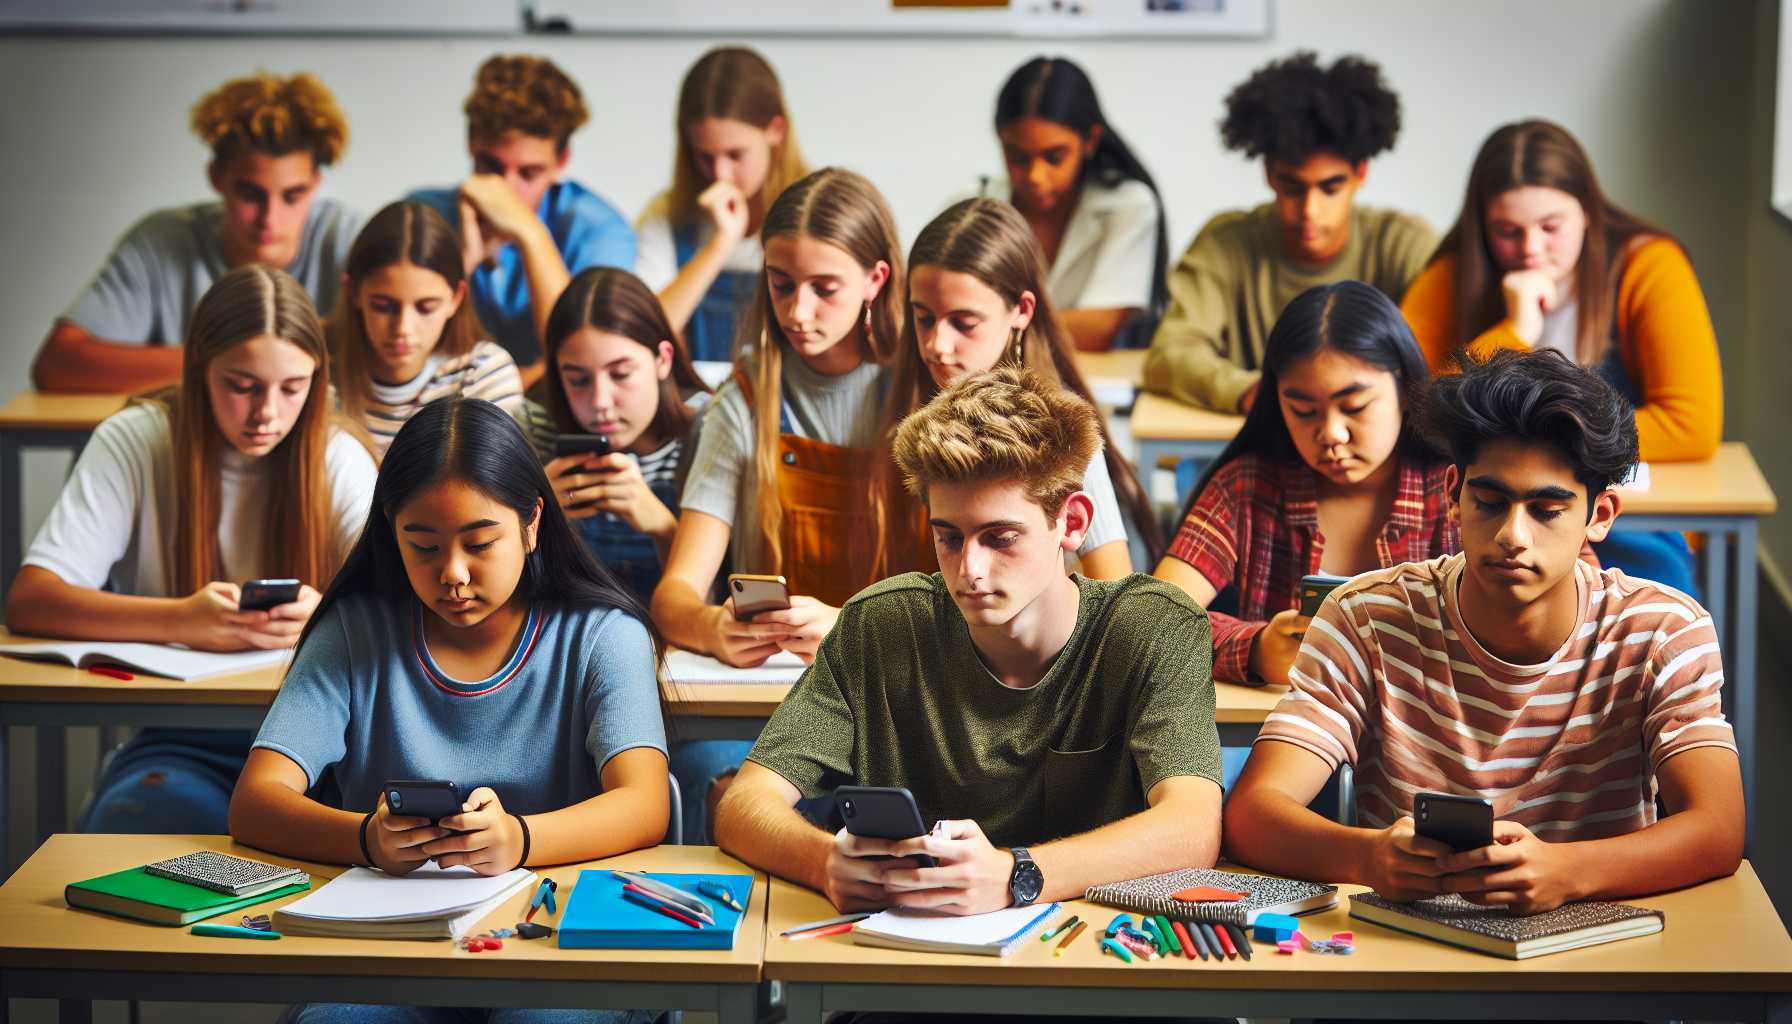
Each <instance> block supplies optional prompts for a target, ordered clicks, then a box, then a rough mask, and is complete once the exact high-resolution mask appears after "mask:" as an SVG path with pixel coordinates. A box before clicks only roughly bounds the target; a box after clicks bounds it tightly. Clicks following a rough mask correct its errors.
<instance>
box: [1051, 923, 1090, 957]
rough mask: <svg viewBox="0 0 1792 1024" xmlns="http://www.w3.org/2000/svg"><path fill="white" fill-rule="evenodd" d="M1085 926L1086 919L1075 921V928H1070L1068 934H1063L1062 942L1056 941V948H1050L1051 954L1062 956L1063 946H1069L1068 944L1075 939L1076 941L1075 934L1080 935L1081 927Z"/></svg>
mask: <svg viewBox="0 0 1792 1024" xmlns="http://www.w3.org/2000/svg"><path fill="white" fill-rule="evenodd" d="M1087 927H1089V922H1087V921H1078V922H1077V923H1076V927H1075V928H1072V929H1070V934H1069V935H1066V936H1064V941H1062V942H1060V943H1058V948H1056V949H1054V950H1052V955H1053V956H1063V955H1064V950H1065V948H1066V947H1067V946H1069V945H1070V944H1071V943H1072V942H1075V941H1076V937H1077V936H1078V935H1081V934H1083V929H1084V928H1087Z"/></svg>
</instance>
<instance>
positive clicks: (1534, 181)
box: [1401, 121, 1723, 593]
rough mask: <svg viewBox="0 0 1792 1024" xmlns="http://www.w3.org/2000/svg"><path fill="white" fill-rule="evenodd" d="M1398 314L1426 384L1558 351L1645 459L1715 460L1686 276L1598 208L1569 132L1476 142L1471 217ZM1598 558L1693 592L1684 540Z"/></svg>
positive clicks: (1635, 537) (1600, 202) (1657, 238)
mask: <svg viewBox="0 0 1792 1024" xmlns="http://www.w3.org/2000/svg"><path fill="white" fill-rule="evenodd" d="M1401 311H1402V312H1403V313H1405V314H1406V319H1407V322H1408V323H1409V324H1411V325H1412V331H1413V336H1414V337H1415V338H1417V339H1418V342H1419V347H1420V348H1421V349H1423V350H1424V352H1425V359H1426V362H1427V363H1429V364H1430V366H1431V369H1432V371H1433V372H1441V371H1446V370H1448V369H1450V368H1451V366H1452V365H1453V359H1454V357H1456V356H1457V354H1458V353H1460V352H1463V351H1465V350H1466V353H1467V355H1468V356H1469V357H1471V358H1481V359H1484V358H1486V357H1487V355H1489V354H1490V353H1492V352H1493V351H1494V350H1495V349H1499V348H1514V349H1529V348H1554V349H1558V350H1560V351H1561V352H1563V353H1564V354H1566V355H1568V356H1569V357H1571V358H1573V359H1575V360H1577V361H1578V362H1580V363H1582V364H1583V365H1586V366H1590V367H1593V368H1594V369H1596V370H1597V371H1598V372H1599V373H1600V375H1601V376H1603V377H1605V378H1606V379H1607V380H1608V381H1609V382H1610V383H1611V384H1612V385H1613V386H1614V387H1616V388H1617V389H1618V390H1619V391H1621V392H1622V393H1624V394H1625V395H1626V396H1628V397H1629V398H1630V400H1631V402H1632V403H1633V404H1634V405H1635V406H1636V427H1637V438H1638V441H1639V442H1640V448H1641V454H1642V457H1643V459H1644V460H1655V461H1660V462H1674V461H1682V460H1695V459H1705V458H1709V457H1710V456H1711V455H1712V453H1713V452H1715V451H1716V450H1717V444H1718V441H1719V439H1720V438H1721V437H1722V435H1723V380H1722V377H1721V375H1720V373H1719V368H1718V358H1717V336H1716V333H1715V332H1714V331H1713V330H1712V327H1711V314H1710V312H1709V311H1708V310H1707V309H1706V306H1705V296H1704V293H1703V292H1701V291H1700V289H1699V281H1698V278H1697V276H1695V275H1694V273H1693V269H1692V264H1691V262H1689V261H1688V259H1687V257H1686V252H1685V250H1684V249H1682V248H1681V246H1680V243H1679V242H1677V241H1676V240H1675V239H1674V238H1673V237H1672V236H1670V235H1668V234H1667V232H1665V231H1663V230H1662V229H1661V228H1658V227H1656V226H1654V225H1652V224H1650V223H1648V222H1647V221H1644V220H1642V219H1641V218H1639V217H1636V216H1634V215H1632V214H1630V213H1628V212H1626V211H1625V210H1623V209H1621V208H1619V207H1617V206H1616V205H1614V204H1612V203H1611V202H1609V201H1608V200H1607V199H1606V198H1605V194H1604V193H1603V192H1601V191H1600V189H1599V183H1598V181H1597V180H1596V179H1595V178H1594V175H1593V165H1592V162H1591V161H1590V160H1589V159H1588V158H1587V154H1586V151H1585V150H1584V149H1582V148H1581V145H1580V143H1579V142H1578V141H1576V140H1575V138H1574V136H1572V135H1570V134H1569V133H1568V131H1567V130H1566V129H1564V128H1562V127H1561V126H1560V125H1557V124H1553V123H1551V122H1549V121H1520V122H1517V123H1514V124H1509V125H1505V126H1504V127H1502V128H1500V129H1499V130H1498V131H1495V132H1494V133H1493V135H1491V136H1490V137H1489V138H1488V139H1487V141H1486V142H1485V143H1483V144H1482V146H1481V151H1480V153H1479V154H1477V155H1476V157H1475V163H1474V166H1473V168H1472V169H1471V170H1470V171H1469V179H1468V194H1467V196H1466V198H1465V199H1464V201H1463V205H1462V212H1461V213H1460V214H1459V215H1458V216H1457V218H1456V224H1455V226H1454V227H1453V228H1451V229H1450V233H1449V234H1448V235H1447V236H1445V238H1444V240H1443V243H1442V244H1441V245H1439V246H1438V250H1437V255H1436V256H1434V257H1433V258H1432V261H1431V264H1430V265H1429V266H1428V267H1426V268H1425V271H1424V272H1423V273H1421V274H1420V275H1419V277H1418V279H1417V280H1415V281H1414V282H1413V284H1412V287H1411V288H1410V289H1408V290H1407V293H1406V299H1405V301H1404V302H1403V303H1401ZM1596 550H1597V551H1598V553H1599V557H1600V561H1601V562H1603V563H1604V564H1606V565H1614V564H1615V565H1618V566H1620V567H1622V568H1625V569H1627V570H1629V571H1631V572H1632V574H1633V575H1638V576H1644V577H1647V578H1651V579H1655V580H1657V581H1659V582H1663V583H1667V584H1669V585H1671V586H1675V587H1678V588H1680V589H1682V590H1686V591H1688V592H1689V593H1690V592H1691V591H1692V571H1691V555H1690V553H1689V552H1688V551H1687V549H1686V543H1685V540H1684V539H1683V538H1681V537H1680V535H1678V534H1659V535H1656V534H1636V533H1623V534H1614V535H1613V536H1612V538H1611V539H1609V540H1607V541H1606V542H1604V543H1603V544H1600V545H1596Z"/></svg>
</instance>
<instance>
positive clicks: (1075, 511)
mask: <svg viewBox="0 0 1792 1024" xmlns="http://www.w3.org/2000/svg"><path fill="white" fill-rule="evenodd" d="M1096 457H1097V458H1100V457H1101V456H1100V455H1099V454H1098V455H1097V456H1096ZM1058 516H1059V518H1060V519H1062V520H1063V521H1064V536H1063V537H1062V538H1061V539H1060V540H1059V541H1058V547H1059V548H1061V549H1062V550H1065V551H1068V552H1071V553H1072V554H1075V553H1076V549H1077V548H1080V547H1082V546H1083V538H1084V537H1085V536H1087V535H1088V533H1089V526H1090V524H1092V523H1094V522H1095V502H1094V501H1093V500H1092V499H1091V498H1090V497H1089V496H1088V495H1087V494H1084V493H1083V492H1082V491H1077V492H1076V493H1075V494H1072V495H1071V496H1070V497H1068V498H1066V499H1064V510H1063V511H1062V512H1060V513H1058Z"/></svg>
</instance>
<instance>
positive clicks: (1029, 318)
mask: <svg viewBox="0 0 1792 1024" xmlns="http://www.w3.org/2000/svg"><path fill="white" fill-rule="evenodd" d="M1038 308H1039V297H1038V296H1037V295H1034V294H1033V293H1032V292H1021V293H1020V298H1018V299H1016V300H1014V310H1013V311H1012V313H1011V314H1010V315H1009V317H1008V326H1009V328H1011V329H1013V330H1017V331H1024V330H1026V329H1027V325H1028V324H1030V323H1032V322H1033V313H1034V312H1035V311H1036V310H1037V309H1038Z"/></svg>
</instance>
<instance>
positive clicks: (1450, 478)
mask: <svg viewBox="0 0 1792 1024" xmlns="http://www.w3.org/2000/svg"><path fill="white" fill-rule="evenodd" d="M1461 487H1462V473H1461V472H1460V471H1458V470H1457V468H1456V464H1455V463H1453V462H1452V463H1451V464H1450V465H1448V466H1445V467H1444V494H1445V496H1446V499H1447V501H1448V502H1449V512H1448V513H1447V514H1448V515H1449V517H1450V522H1452V523H1455V524H1456V528H1457V529H1458V530H1460V529H1462V491H1461Z"/></svg>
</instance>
